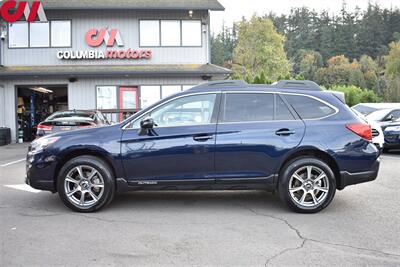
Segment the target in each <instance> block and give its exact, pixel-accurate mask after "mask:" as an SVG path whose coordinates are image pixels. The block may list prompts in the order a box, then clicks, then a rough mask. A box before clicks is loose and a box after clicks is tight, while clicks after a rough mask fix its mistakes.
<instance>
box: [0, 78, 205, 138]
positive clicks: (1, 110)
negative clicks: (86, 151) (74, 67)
mask: <svg viewBox="0 0 400 267" xmlns="http://www.w3.org/2000/svg"><path fill="white" fill-rule="evenodd" d="M202 82H204V81H203V80H202V79H201V78H200V77H164V78H163V77H154V78H92V79H91V78H80V79H78V81H76V82H73V83H71V82H69V81H68V80H67V79H18V80H6V81H2V84H0V126H2V125H5V126H7V127H9V128H11V137H12V140H13V142H15V140H16V136H17V129H16V125H17V117H16V114H17V102H16V101H17V95H16V87H17V86H21V85H31V86H35V85H36V86H39V85H40V86H46V85H48V86H49V85H64V84H65V85H67V86H68V108H69V109H95V108H96V86H98V85H115V86H124V85H125V86H141V85H195V84H199V83H202Z"/></svg>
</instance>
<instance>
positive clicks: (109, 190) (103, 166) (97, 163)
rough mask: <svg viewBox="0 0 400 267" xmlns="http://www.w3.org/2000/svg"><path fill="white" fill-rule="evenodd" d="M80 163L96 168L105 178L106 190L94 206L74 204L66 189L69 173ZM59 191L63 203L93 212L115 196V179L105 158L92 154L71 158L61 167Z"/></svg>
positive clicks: (80, 210)
mask: <svg viewBox="0 0 400 267" xmlns="http://www.w3.org/2000/svg"><path fill="white" fill-rule="evenodd" d="M79 165H87V166H90V167H93V168H95V169H96V170H97V171H98V172H99V173H100V174H101V175H102V177H103V180H104V192H103V195H102V196H101V198H100V199H99V200H98V201H97V202H96V203H95V204H94V205H92V206H89V207H79V206H76V205H74V204H73V203H71V202H70V201H69V200H68V197H67V195H66V193H65V189H64V181H65V178H66V176H67V174H68V173H69V172H70V171H71V170H72V169H73V168H75V167H77V166H79ZM57 191H58V194H59V196H60V198H61V200H62V201H63V203H64V204H65V205H66V206H67V207H69V208H70V209H72V210H74V211H78V212H93V211H96V210H99V209H100V208H102V207H103V206H105V205H107V204H108V203H110V202H111V200H112V199H113V198H114V194H115V181H114V178H113V175H112V173H111V170H110V168H109V166H108V165H107V163H105V162H104V161H103V160H101V159H99V158H96V157H92V156H80V157H77V158H73V159H71V160H69V161H68V162H67V163H65V164H64V166H63V167H62V168H61V170H60V172H59V175H58V178H57Z"/></svg>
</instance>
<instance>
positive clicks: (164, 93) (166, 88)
mask: <svg viewBox="0 0 400 267" xmlns="http://www.w3.org/2000/svg"><path fill="white" fill-rule="evenodd" d="M181 91H182V87H181V86H180V85H163V86H162V87H161V97H162V98H166V97H168V96H170V95H173V94H176V93H179V92H181Z"/></svg>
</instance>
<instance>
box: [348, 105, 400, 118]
mask: <svg viewBox="0 0 400 267" xmlns="http://www.w3.org/2000/svg"><path fill="white" fill-rule="evenodd" d="M388 108H397V109H398V108H400V103H360V104H357V105H355V106H353V107H352V109H355V110H357V111H358V112H360V113H361V114H363V115H364V116H366V115H368V114H370V113H372V112H374V111H377V110H380V109H388Z"/></svg>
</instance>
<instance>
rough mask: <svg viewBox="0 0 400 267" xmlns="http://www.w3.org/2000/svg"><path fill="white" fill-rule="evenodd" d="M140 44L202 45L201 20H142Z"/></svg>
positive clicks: (140, 22) (140, 24) (140, 23)
mask: <svg viewBox="0 0 400 267" xmlns="http://www.w3.org/2000/svg"><path fill="white" fill-rule="evenodd" d="M139 32H140V34H139V38H140V46H201V45H202V38H201V36H202V24H201V20H140V21H139Z"/></svg>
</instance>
